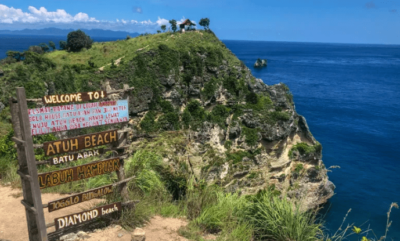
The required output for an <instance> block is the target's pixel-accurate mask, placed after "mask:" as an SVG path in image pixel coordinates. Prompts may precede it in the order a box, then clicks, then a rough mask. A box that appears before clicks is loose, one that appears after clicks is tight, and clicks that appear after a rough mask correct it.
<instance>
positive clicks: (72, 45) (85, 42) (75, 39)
mask: <svg viewBox="0 0 400 241" xmlns="http://www.w3.org/2000/svg"><path fill="white" fill-rule="evenodd" d="M92 44H93V40H92V39H91V38H90V37H89V36H88V35H86V34H85V32H83V31H82V30H77V31H72V32H70V33H68V36H67V46H66V47H67V48H68V49H69V50H70V51H74V52H77V51H80V50H81V49H83V48H87V49H89V48H91V47H92Z"/></svg>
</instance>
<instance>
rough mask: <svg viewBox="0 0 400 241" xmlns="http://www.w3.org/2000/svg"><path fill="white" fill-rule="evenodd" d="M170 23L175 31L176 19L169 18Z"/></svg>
mask: <svg viewBox="0 0 400 241" xmlns="http://www.w3.org/2000/svg"><path fill="white" fill-rule="evenodd" d="M169 23H170V24H171V29H172V31H173V32H174V33H175V31H176V29H177V27H176V20H175V19H171V20H169Z"/></svg>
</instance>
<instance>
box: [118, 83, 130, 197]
mask: <svg viewBox="0 0 400 241" xmlns="http://www.w3.org/2000/svg"><path fill="white" fill-rule="evenodd" d="M127 89H129V86H128V85H126V84H124V90H127ZM123 99H127V100H128V103H129V95H128V93H127V91H124V94H123ZM128 111H129V110H128ZM126 128H128V123H123V124H122V125H121V129H122V130H125V129H126ZM118 135H119V136H118V145H117V148H119V147H124V146H126V145H128V135H129V133H128V132H127V131H124V132H123V133H118ZM122 163H124V160H122ZM117 176H118V181H123V180H124V179H125V168H124V165H121V167H120V168H119V170H118V171H117ZM117 188H118V189H117V190H118V191H119V192H120V193H121V196H122V200H123V201H124V202H127V201H128V200H129V195H128V187H127V183H126V182H125V183H122V184H121V185H119V186H118V187H117Z"/></svg>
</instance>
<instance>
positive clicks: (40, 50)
mask: <svg viewBox="0 0 400 241" xmlns="http://www.w3.org/2000/svg"><path fill="white" fill-rule="evenodd" d="M28 51H29V52H34V53H37V54H43V52H44V51H43V48H42V47H40V46H37V45H34V46H29V49H28Z"/></svg>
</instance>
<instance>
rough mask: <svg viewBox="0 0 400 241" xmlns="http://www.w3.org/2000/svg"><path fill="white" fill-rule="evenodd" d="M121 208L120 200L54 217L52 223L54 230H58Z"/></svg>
mask: <svg viewBox="0 0 400 241" xmlns="http://www.w3.org/2000/svg"><path fill="white" fill-rule="evenodd" d="M121 209H122V205H121V202H116V203H112V204H108V205H104V206H101V207H97V208H94V209H91V210H87V211H83V212H80V213H74V214H71V215H67V216H64V217H59V218H55V219H54V223H55V225H56V230H59V229H62V228H66V227H69V226H73V225H77V224H80V223H83V222H87V221H90V220H92V219H95V218H98V217H101V216H104V215H107V214H111V213H114V212H117V211H120V210H121Z"/></svg>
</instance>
